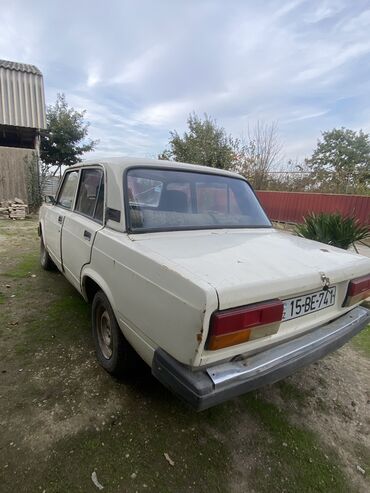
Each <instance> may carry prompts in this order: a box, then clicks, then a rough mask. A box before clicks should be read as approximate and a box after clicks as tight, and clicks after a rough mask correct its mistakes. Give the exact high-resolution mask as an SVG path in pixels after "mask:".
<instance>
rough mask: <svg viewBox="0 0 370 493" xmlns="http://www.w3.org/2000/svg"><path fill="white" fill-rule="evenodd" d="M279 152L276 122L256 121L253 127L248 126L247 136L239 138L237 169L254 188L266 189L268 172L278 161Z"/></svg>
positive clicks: (280, 150) (280, 149)
mask: <svg viewBox="0 0 370 493" xmlns="http://www.w3.org/2000/svg"><path fill="white" fill-rule="evenodd" d="M281 154H282V143H281V140H280V137H279V134H278V125H277V123H276V122H272V123H265V122H260V121H257V123H256V124H255V126H254V127H252V128H249V127H248V132H247V138H246V139H245V138H242V139H241V145H240V149H239V153H238V156H239V157H238V165H237V169H238V171H239V172H240V173H241V174H243V175H244V176H245V177H246V178H248V180H249V181H250V182H251V183H252V184H253V186H254V188H256V189H257V190H263V189H267V188H268V185H269V181H270V179H271V178H270V172H271V170H272V168H273V167H274V166H276V165H277V164H278V163H279V162H280V160H281Z"/></svg>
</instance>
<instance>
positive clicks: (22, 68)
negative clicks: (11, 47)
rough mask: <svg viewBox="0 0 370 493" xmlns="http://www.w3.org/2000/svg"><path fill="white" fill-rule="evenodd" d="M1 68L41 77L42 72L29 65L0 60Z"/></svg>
mask: <svg viewBox="0 0 370 493" xmlns="http://www.w3.org/2000/svg"><path fill="white" fill-rule="evenodd" d="M0 67H2V68H6V69H8V70H18V71H19V72H27V73H28V74H35V75H41V76H42V73H41V72H40V70H39V69H38V68H37V67H35V65H29V64H28V63H18V62H11V61H10V60H0Z"/></svg>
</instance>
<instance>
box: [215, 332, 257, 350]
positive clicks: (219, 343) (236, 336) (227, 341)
mask: <svg viewBox="0 0 370 493" xmlns="http://www.w3.org/2000/svg"><path fill="white" fill-rule="evenodd" d="M250 334H251V331H250V329H246V330H240V331H238V332H231V333H230V334H224V335H219V336H213V335H211V336H210V338H209V340H208V344H207V348H208V349H211V350H215V349H222V348H224V347H228V346H234V345H235V344H241V343H242V342H247V341H248V340H249V337H250Z"/></svg>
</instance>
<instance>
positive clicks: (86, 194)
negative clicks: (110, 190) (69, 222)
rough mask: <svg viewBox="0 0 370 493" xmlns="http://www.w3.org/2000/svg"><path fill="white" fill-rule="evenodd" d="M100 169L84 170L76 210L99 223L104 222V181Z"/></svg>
mask: <svg viewBox="0 0 370 493" xmlns="http://www.w3.org/2000/svg"><path fill="white" fill-rule="evenodd" d="M103 178H104V176H103V171H102V170H100V169H83V170H82V172H81V180H80V187H79V189H78V194H77V202H76V208H75V210H76V211H77V212H80V213H81V214H84V215H85V216H88V217H91V218H92V219H96V220H98V221H102V220H103V204H104V181H103Z"/></svg>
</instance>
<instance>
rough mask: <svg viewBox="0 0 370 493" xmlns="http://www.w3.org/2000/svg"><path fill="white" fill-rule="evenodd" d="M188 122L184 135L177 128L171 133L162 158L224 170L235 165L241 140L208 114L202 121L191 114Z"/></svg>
mask: <svg viewBox="0 0 370 493" xmlns="http://www.w3.org/2000/svg"><path fill="white" fill-rule="evenodd" d="M187 125H188V131H187V132H185V133H184V134H183V136H182V137H181V136H180V135H179V134H178V133H177V131H176V130H174V131H172V132H170V136H171V138H170V140H169V149H165V150H164V151H163V152H162V153H161V154H159V156H158V159H167V160H169V159H173V160H174V161H182V162H185V163H193V164H194V163H195V164H203V165H205V166H210V167H212V168H220V169H230V168H233V167H234V165H235V161H236V152H237V146H238V143H237V141H235V140H234V139H233V138H232V137H231V136H229V135H227V134H226V131H225V129H224V128H222V127H219V126H218V125H217V122H216V120H214V119H212V118H210V117H209V116H207V115H204V119H203V120H202V119H201V118H199V117H198V116H197V115H195V114H194V113H193V114H191V115H189V117H188V120H187Z"/></svg>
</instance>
